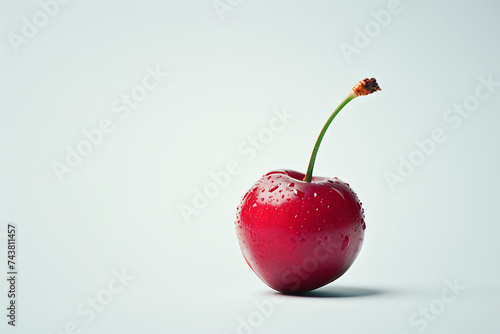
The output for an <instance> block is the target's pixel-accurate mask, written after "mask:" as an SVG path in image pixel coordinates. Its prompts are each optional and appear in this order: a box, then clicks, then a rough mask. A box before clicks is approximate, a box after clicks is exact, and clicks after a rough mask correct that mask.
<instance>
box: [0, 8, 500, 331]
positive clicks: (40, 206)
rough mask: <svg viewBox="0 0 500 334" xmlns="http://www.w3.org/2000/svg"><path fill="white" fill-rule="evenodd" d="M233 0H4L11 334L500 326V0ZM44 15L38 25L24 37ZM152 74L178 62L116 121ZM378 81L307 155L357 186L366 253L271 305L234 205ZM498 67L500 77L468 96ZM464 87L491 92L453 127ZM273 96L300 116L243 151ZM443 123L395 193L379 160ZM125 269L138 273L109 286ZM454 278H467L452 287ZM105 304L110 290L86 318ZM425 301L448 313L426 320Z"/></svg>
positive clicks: (301, 163) (1, 59)
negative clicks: (347, 50)
mask: <svg viewBox="0 0 500 334" xmlns="http://www.w3.org/2000/svg"><path fill="white" fill-rule="evenodd" d="M226 1H228V0H226ZM226 1H224V2H223V3H229V5H228V6H230V7H231V9H232V10H231V11H226V12H224V13H222V15H219V13H218V12H217V10H216V9H215V8H214V6H213V3H212V1H211V0H206V1H118V0H114V1H111V0H109V1H93V0H87V1H77V0H74V1H71V2H69V3H67V4H60V5H59V8H58V9H57V8H56V9H57V10H55V9H54V7H53V8H52V9H53V10H54V11H55V14H54V15H53V17H50V18H49V19H48V22H46V24H45V25H44V22H43V14H39V12H40V11H41V10H42V7H41V5H40V4H39V3H38V2H37V1H5V0H3V1H0V22H1V24H0V29H1V31H0V36H1V37H2V38H1V42H0V64H1V65H0V68H1V71H2V72H1V75H0V89H1V93H0V97H1V100H0V103H1V106H0V107H1V121H0V124H1V128H0V134H1V141H0V145H1V146H0V150H1V151H0V152H1V155H0V159H1V160H0V172H1V177H0V182H1V183H0V196H1V197H0V203H1V206H0V207H1V212H0V228H1V230H0V233H1V234H0V248H1V253H0V263H5V262H6V260H7V254H6V239H5V233H6V228H7V224H8V223H9V222H12V223H14V224H16V225H17V229H18V258H17V264H18V270H19V273H20V274H19V279H18V287H17V289H18V299H17V304H18V319H17V326H16V328H12V327H11V326H8V325H7V324H6V322H7V318H6V317H5V315H6V310H5V308H6V307H7V303H8V300H7V297H6V294H7V290H8V287H7V284H6V283H7V282H6V281H5V280H4V279H2V280H1V283H0V289H1V290H0V296H1V297H0V306H1V307H0V309H2V310H3V311H1V314H0V315H1V317H0V319H3V320H1V324H0V328H1V330H0V331H1V332H2V333H54V334H55V333H61V332H62V333H64V332H66V333H144V332H148V333H167V332H168V333H226V332H227V333H252V332H253V333H368V332H369V333H398V334H399V333H420V332H425V333H473V332H474V333H497V332H498V330H499V329H500V325H499V324H498V317H497V315H496V312H497V306H498V298H499V297H500V289H499V288H498V278H499V273H500V272H499V270H498V267H497V264H498V260H497V254H498V252H499V251H500V247H499V244H498V233H499V232H500V228H499V227H498V226H499V225H498V223H499V221H498V217H497V215H496V212H495V207H496V205H497V204H498V201H499V200H500V192H499V190H498V189H500V179H499V178H498V176H497V172H498V170H499V168H500V159H499V148H500V147H499V144H498V134H497V133H498V130H497V128H498V124H499V121H500V115H499V113H498V106H499V104H500V86H499V84H498V83H499V82H500V66H499V64H498V59H500V48H499V45H500V44H499V41H498V31H500V23H499V22H500V21H499V20H498V15H499V14H500V6H499V5H498V2H496V1H479V2H474V3H472V2H470V1H440V2H436V1H415V0H414V1H410V0H401V2H400V4H399V7H397V9H398V10H397V11H398V13H397V14H395V13H392V14H390V17H385V19H386V22H385V23H384V26H381V25H380V24H379V23H377V21H376V19H375V17H374V15H373V14H372V11H375V12H378V13H380V11H382V10H386V11H387V9H388V6H389V3H390V2H389V1H337V2H333V1H310V2H306V1H263V0H243V1H236V0H233V1H232V2H226ZM45 2H47V1H44V0H42V3H45ZM231 3H232V5H231ZM391 8H392V7H391ZM37 13H38V14H37ZM34 15H35V17H37V18H38V19H39V20H41V21H40V22H42V23H41V25H43V26H40V27H39V28H38V32H36V33H33V35H32V36H31V37H30V38H26V39H25V40H24V42H23V43H21V44H18V45H17V46H16V45H15V43H12V36H13V34H16V35H17V36H20V37H21V38H23V37H22V36H23V35H22V33H23V32H22V30H23V26H24V25H26V24H27V23H26V21H25V19H24V18H26V19H27V20H28V21H30V22H32V23H33V22H34V19H33V16H34ZM36 15H39V16H36ZM40 15H42V16H40ZM46 17H47V16H46ZM24 29H26V28H24ZM357 29H359V30H365V29H368V30H369V34H370V35H371V36H368V39H366V38H365V40H364V41H361V40H360V38H361V37H359V36H360V33H359V30H357ZM370 29H372V30H370ZM9 36H10V37H9ZM356 38H357V39H356ZM362 42H363V43H362ZM343 43H344V44H343ZM346 44H349V45H351V46H352V47H356V48H357V53H353V54H351V55H350V56H349V55H347V56H346V54H344V52H343V51H342V48H341V46H342V45H343V46H344V47H345V45H346ZM16 51H17V52H16ZM147 68H151V69H155V68H160V69H161V71H163V72H169V76H168V78H164V79H163V81H162V82H161V83H160V84H159V85H158V86H157V87H156V88H155V89H154V90H152V91H150V92H148V95H147V97H146V98H145V99H144V100H143V101H141V102H140V103H139V104H138V106H137V108H135V109H133V110H131V111H130V113H129V114H128V117H125V118H124V119H121V118H120V116H123V114H121V113H115V112H114V109H113V107H112V104H113V103H114V101H116V100H117V99H120V96H121V95H122V94H130V92H131V91H132V90H133V89H136V90H137V89H139V88H137V87H138V86H140V85H142V81H143V78H144V77H145V76H146V75H147V74H148V72H147ZM365 77H376V78H377V80H378V82H379V84H380V86H381V87H382V91H381V92H377V93H376V94H373V95H371V96H368V97H363V98H359V99H356V100H355V101H353V102H351V104H349V105H348V106H347V107H346V108H345V109H344V110H343V111H342V113H341V114H340V116H339V117H337V119H336V120H335V121H334V123H333V124H332V127H331V128H330V130H329V132H328V133H327V135H326V136H325V139H324V141H323V145H322V147H321V149H320V152H319V156H318V160H317V162H316V169H315V175H319V176H329V177H333V176H337V177H339V178H341V179H342V180H344V181H347V182H349V183H350V184H351V186H352V187H353V188H354V189H355V190H356V192H357V193H358V195H359V197H360V198H361V200H362V202H363V204H364V207H365V211H366V217H367V218H366V222H367V230H366V239H365V244H364V246H363V249H362V251H361V254H360V256H359V257H358V259H357V260H356V262H355V263H354V265H353V267H352V268H351V269H350V270H349V271H348V272H347V273H346V274H345V275H344V276H343V277H341V278H340V279H339V280H337V281H335V282H333V283H331V284H330V285H328V286H326V287H323V288H321V289H319V290H317V291H316V292H314V293H311V294H309V295H307V296H304V297H292V296H284V297H282V298H281V299H280V300H279V303H277V304H272V305H273V306H272V308H268V309H267V311H266V312H263V311H259V308H258V306H256V305H257V304H259V305H268V306H269V305H270V303H272V298H274V297H276V296H279V295H278V294H276V293H275V292H273V291H272V290H271V289H269V288H268V287H267V286H266V285H264V284H263V283H262V282H261V281H260V280H259V279H258V278H257V277H256V276H255V275H254V273H253V272H252V271H251V270H250V268H249V267H248V266H247V264H246V263H245V261H244V260H243V257H242V256H241V253H240V250H239V247H238V244H237V240H236V237H235V233H234V218H235V212H236V206H237V204H238V201H239V200H240V198H241V196H242V195H243V194H244V193H245V191H246V190H247V189H248V188H250V186H251V185H252V184H253V183H254V182H255V181H257V179H258V178H259V177H260V176H261V175H262V174H264V173H266V172H268V171H270V170H273V169H278V168H289V169H295V170H299V171H302V172H304V171H305V169H306V167H307V162H308V159H309V155H310V152H311V150H312V147H313V144H314V141H315V139H316V137H317V135H318V133H319V131H320V129H321V127H322V126H323V123H324V122H325V121H326V119H327V117H328V115H329V114H330V113H331V111H332V110H333V108H334V107H335V106H336V105H337V104H338V103H339V102H340V101H341V99H342V98H343V97H344V96H345V95H346V94H347V93H348V92H349V90H350V88H351V87H352V86H353V85H354V84H355V83H356V82H358V81H359V80H360V79H363V78H365ZM488 77H491V78H492V80H493V82H495V83H496V86H493V88H492V90H493V92H490V94H489V96H488V97H487V98H484V99H483V100H480V101H479V100H477V99H476V100H474V97H473V96H474V94H475V92H476V87H478V86H479V85H481V81H480V79H479V78H484V79H485V80H488ZM151 82H152V81H151ZM480 91H481V92H482V93H486V92H488V90H487V88H485V87H482V88H480ZM464 101H467V102H468V103H469V102H470V103H472V102H474V101H479V105H477V106H473V108H472V107H470V109H473V111H471V112H470V115H468V116H467V118H460V119H461V123H458V122H459V121H458V120H456V118H455V120H454V121H450V119H449V118H448V121H446V119H445V118H446V115H448V117H451V116H452V114H449V110H450V109H453V108H454V105H457V104H458V105H459V104H463V103H464ZM122 106H123V104H122ZM275 108H278V109H279V110H283V108H284V109H285V110H286V111H287V112H288V113H289V114H292V115H293V116H294V117H293V118H290V119H289V124H287V125H286V126H285V127H284V129H283V130H282V131H280V132H276V133H274V134H273V138H272V140H269V141H268V142H267V143H266V144H265V145H263V149H262V150H261V151H256V154H255V155H250V154H242V152H241V149H240V151H239V150H238V147H240V148H241V147H244V148H245V147H246V148H248V147H250V146H249V145H250V144H249V139H248V138H249V137H251V136H258V135H259V133H261V132H262V131H263V129H265V128H267V127H269V122H270V121H271V119H272V118H273V117H275V113H274V112H273V110H274V109H275ZM452 112H453V111H452ZM456 115H457V114H453V116H454V117H456ZM103 119H110V120H111V122H112V125H113V126H114V128H113V131H112V132H111V133H109V134H105V135H104V136H103V139H102V141H101V142H100V143H99V145H98V146H95V147H93V149H92V152H91V153H90V154H88V155H87V156H85V157H83V159H82V161H81V163H80V164H79V165H78V166H76V167H75V168H72V171H71V172H67V173H64V175H63V176H62V181H60V180H58V177H57V176H56V173H55V172H54V169H53V164H54V162H59V163H62V164H65V159H66V156H67V154H68V153H67V152H68V151H67V147H70V149H76V148H77V146H78V145H79V143H81V142H82V141H85V137H84V135H83V133H82V131H84V130H92V129H96V128H98V127H99V123H100V122H101V121H102V120H103ZM438 128H440V129H442V131H443V132H444V136H445V137H446V140H445V141H444V142H442V143H438V144H436V145H435V148H434V150H433V151H432V152H431V153H430V154H429V155H428V156H427V155H426V156H425V158H424V159H423V160H422V159H421V160H420V161H419V163H420V165H419V166H416V167H415V168H414V170H413V171H412V172H408V173H407V174H406V176H405V177H403V178H402V179H401V180H404V181H403V182H397V183H396V184H393V187H392V188H391V186H390V184H389V183H388V182H387V180H386V175H387V173H394V174H397V173H398V168H399V166H400V163H401V160H400V159H401V158H403V159H409V158H410V156H412V154H413V157H418V154H419V153H415V152H417V150H418V146H417V144H416V143H415V141H418V140H420V141H422V140H425V139H428V138H431V134H432V132H433V131H434V130H435V129H438ZM264 131H265V130H264ZM230 161H236V162H237V163H238V165H239V167H240V168H239V173H238V174H237V175H233V176H231V179H230V181H229V182H227V183H228V184H227V185H225V187H223V188H222V189H220V190H219V191H218V194H217V195H216V196H213V198H212V199H210V200H209V201H208V203H207V204H206V207H204V208H202V209H200V210H198V212H197V214H192V215H190V216H189V218H188V219H185V217H183V216H182V215H181V213H180V207H182V205H186V206H193V203H192V202H193V200H194V199H195V193H196V191H203V189H204V187H206V186H207V184H209V183H210V182H212V179H211V176H210V173H217V172H220V171H223V170H224V169H225V168H226V165H227V163H228V162H230ZM401 180H400V181H401ZM1 268H2V271H4V270H5V272H6V269H5V265H4V264H2V265H1ZM121 271H124V272H126V273H127V275H129V276H130V277H133V279H132V278H131V279H130V280H129V281H128V282H127V285H126V286H125V287H123V289H121V292H119V293H111V292H109V284H110V282H111V283H112V284H115V285H114V286H115V287H118V286H119V284H118V283H116V282H114V279H113V277H114V275H115V274H116V272H121ZM114 273H115V274H114ZM1 277H4V275H1ZM446 281H448V282H458V283H459V284H460V285H462V286H466V288H464V289H463V291H461V292H460V295H459V296H456V298H455V299H454V301H453V302H450V303H444V302H443V301H442V297H441V293H442V291H443V290H444V289H447V284H446ZM113 282H114V283H113ZM452 295H453V293H452V292H450V291H448V296H452ZM92 298H100V300H101V301H105V304H106V305H104V306H99V310H100V311H99V312H97V311H95V317H91V316H90V315H89V314H90V313H87V315H85V316H82V315H81V312H80V313H79V312H78V311H77V309H78V308H79V307H83V310H87V311H88V310H91V307H90V306H88V302H89V300H92ZM103 298H104V299H103ZM106 298H107V299H106ZM110 298H111V299H110ZM255 302H257V304H255ZM443 305H444V308H442V306H443ZM100 307H102V309H101V308H100ZM423 308H430V309H431V312H433V311H432V310H434V311H435V312H436V313H439V314H434V315H432V313H431V316H432V320H422V319H425V318H424V317H423V316H421V315H420V312H422V309H423ZM88 312H90V311H88ZM415 312H416V313H415ZM412 317H414V318H413V320H415V319H417V320H419V322H418V324H416V323H415V321H413V322H412V320H411V319H412ZM429 319H430V318H429ZM243 323H244V324H245V325H242V324H243ZM424 324H425V326H424ZM65 327H66V330H65ZM424 327H425V328H424Z"/></svg>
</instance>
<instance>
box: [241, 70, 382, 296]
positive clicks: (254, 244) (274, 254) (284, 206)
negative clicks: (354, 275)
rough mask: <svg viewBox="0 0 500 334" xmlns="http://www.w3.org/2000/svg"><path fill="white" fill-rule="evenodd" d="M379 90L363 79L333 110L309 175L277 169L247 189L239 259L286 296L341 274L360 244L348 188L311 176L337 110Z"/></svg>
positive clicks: (360, 223)
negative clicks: (325, 135)
mask: <svg viewBox="0 0 500 334" xmlns="http://www.w3.org/2000/svg"><path fill="white" fill-rule="evenodd" d="M377 90H380V88H379V87H378V84H377V82H376V80H375V79H364V80H362V81H361V82H360V83H358V84H357V85H356V86H355V87H354V88H353V90H352V92H351V93H350V94H349V95H348V96H347V97H346V98H345V99H344V101H343V102H342V103H341V104H340V105H339V106H338V107H337V108H336V109H335V111H334V112H333V113H332V115H331V116H330V118H329V119H328V121H327V122H326V124H325V126H324V127H323V130H322V131H321V133H320V135H319V137H318V140H317V142H316V145H315V147H314V150H313V153H312V155H311V160H310V162H309V167H308V169H307V174H302V173H299V172H296V171H292V170H276V171H272V172H270V173H267V174H265V175H264V176H262V177H261V179H260V180H259V181H257V183H256V184H255V185H254V186H253V187H252V188H251V190H249V191H248V192H247V193H246V194H245V196H244V197H243V199H242V200H241V203H240V205H239V206H238V211H237V220H236V233H237V237H238V241H239V244H240V247H241V251H242V253H243V257H244V258H245V260H246V261H247V263H248V265H249V266H250V268H252V270H253V271H254V272H255V273H256V274H257V276H258V277H259V278H260V279H261V280H262V281H263V282H264V283H266V284H267V285H268V286H270V287H271V288H273V289H275V290H277V291H281V292H284V293H299V292H305V291H310V290H313V289H316V288H319V287H321V286H323V285H325V284H328V283H330V282H332V281H334V280H335V279H337V278H339V277H340V276H341V275H342V274H344V273H345V272H346V271H347V269H349V267H350V266H351V265H352V263H353V262H354V260H355V259H356V257H357V255H358V253H359V251H360V249H361V246H362V244H363V239H364V234H365V228H366V224H365V221H364V213H363V208H362V206H361V202H360V201H359V199H358V197H357V195H356V194H355V193H354V191H353V190H352V189H351V187H350V186H349V184H347V183H345V182H343V181H341V180H339V179H337V178H334V179H328V178H324V177H313V176H312V171H313V167H314V162H315V159H316V154H317V152H318V149H319V145H320V143H321V140H322V138H323V136H324V134H325V132H326V130H327V128H328V126H329V125H330V123H331V122H332V120H333V118H335V116H336V115H337V114H338V112H339V111H340V110H341V109H342V108H343V107H344V106H345V105H346V104H347V103H348V102H349V101H351V100H352V99H354V98H355V97H357V96H361V95H367V94H370V93H373V92H374V91H377Z"/></svg>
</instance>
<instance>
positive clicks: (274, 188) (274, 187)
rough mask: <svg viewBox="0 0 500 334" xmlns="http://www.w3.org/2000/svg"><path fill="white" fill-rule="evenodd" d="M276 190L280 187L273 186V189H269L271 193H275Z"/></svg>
mask: <svg viewBox="0 0 500 334" xmlns="http://www.w3.org/2000/svg"><path fill="white" fill-rule="evenodd" d="M276 189H278V186H276V185H275V186H272V187H271V188H269V192H270V193H272V192H273V191H275V190H276Z"/></svg>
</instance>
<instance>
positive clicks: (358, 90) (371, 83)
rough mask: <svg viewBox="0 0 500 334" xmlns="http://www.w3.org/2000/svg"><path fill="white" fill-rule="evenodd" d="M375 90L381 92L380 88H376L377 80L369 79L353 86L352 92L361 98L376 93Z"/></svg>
mask: <svg viewBox="0 0 500 334" xmlns="http://www.w3.org/2000/svg"><path fill="white" fill-rule="evenodd" d="M377 90H381V89H380V87H379V86H378V83H377V80H375V78H371V79H368V78H366V79H363V80H361V81H360V82H358V83H357V84H356V86H354V88H353V89H352V91H353V92H354V94H356V96H362V95H368V94H371V93H373V92H376V91H377Z"/></svg>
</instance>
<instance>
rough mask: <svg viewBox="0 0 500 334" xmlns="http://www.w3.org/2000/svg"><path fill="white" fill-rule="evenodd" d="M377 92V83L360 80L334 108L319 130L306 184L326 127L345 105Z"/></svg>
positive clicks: (309, 178) (305, 178) (378, 88)
mask: <svg viewBox="0 0 500 334" xmlns="http://www.w3.org/2000/svg"><path fill="white" fill-rule="evenodd" d="M377 90H380V87H379V86H378V84H377V81H376V80H375V79H374V78H371V79H368V78H367V79H364V80H361V81H360V82H359V83H358V84H357V85H356V86H354V88H353V89H352V91H351V92H350V93H349V95H347V96H346V97H345V99H344V100H343V101H342V102H341V103H340V104H339V105H338V107H337V108H335V110H334V111H333V113H332V114H331V115H330V117H329V118H328V120H327V121H326V123H325V125H324V126H323V129H321V132H320V134H319V136H318V139H317V140H316V144H315V145H314V149H313V151H312V154H311V159H310V160H309V166H308V167H307V173H306V176H305V177H304V181H306V182H311V181H312V174H313V169H314V162H315V161H316V155H317V154H318V150H319V146H320V145H321V141H322V140H323V137H324V136H325V133H326V130H328V127H329V126H330V124H331V123H332V121H333V119H334V118H335V117H336V116H337V115H338V113H339V112H340V111H341V110H342V108H344V107H345V106H346V104H348V103H349V102H351V101H352V100H354V99H355V98H356V97H358V96H362V95H368V94H371V93H373V92H376V91H377Z"/></svg>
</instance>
